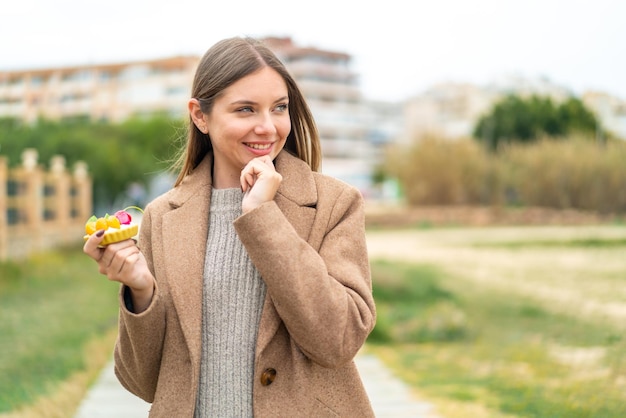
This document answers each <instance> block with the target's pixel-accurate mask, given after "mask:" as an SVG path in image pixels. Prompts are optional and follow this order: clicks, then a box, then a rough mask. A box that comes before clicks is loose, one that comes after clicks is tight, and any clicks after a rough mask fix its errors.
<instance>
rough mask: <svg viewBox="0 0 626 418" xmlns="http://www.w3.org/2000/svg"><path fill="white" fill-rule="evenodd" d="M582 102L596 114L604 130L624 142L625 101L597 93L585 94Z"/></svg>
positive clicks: (625, 138)
mask: <svg viewBox="0 0 626 418" xmlns="http://www.w3.org/2000/svg"><path fill="white" fill-rule="evenodd" d="M582 101H583V103H584V104H585V106H587V107H588V108H589V109H591V110H593V111H594V112H595V113H596V116H597V117H598V118H599V119H600V121H601V122H602V127H603V128H604V129H605V130H607V131H609V132H610V133H612V134H613V135H616V136H618V137H620V138H621V139H624V140H626V101H624V100H621V99H619V98H617V97H615V96H612V95H610V94H608V93H604V92H599V91H589V92H586V93H585V94H583V97H582Z"/></svg>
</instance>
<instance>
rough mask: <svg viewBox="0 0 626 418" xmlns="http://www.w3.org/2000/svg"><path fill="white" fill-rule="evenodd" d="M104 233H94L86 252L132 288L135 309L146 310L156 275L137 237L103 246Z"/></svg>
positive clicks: (107, 273) (106, 272)
mask: <svg viewBox="0 0 626 418" xmlns="http://www.w3.org/2000/svg"><path fill="white" fill-rule="evenodd" d="M103 237H104V231H98V232H96V233H94V234H92V235H91V236H90V237H89V239H88V240H87V242H85V245H84V246H83V252H84V253H85V254H87V255H88V256H89V257H91V258H93V259H94V260H95V261H96V262H97V263H98V267H99V272H100V273H101V274H103V275H105V276H107V278H108V279H109V280H111V281H115V282H120V283H122V284H124V285H125V286H127V287H128V288H129V289H130V291H131V297H132V300H133V307H134V311H135V313H140V312H143V311H144V310H146V309H147V308H148V306H149V305H150V302H151V301H152V296H153V294H154V277H153V276H152V273H151V272H150V269H149V268H148V264H147V263H146V259H145V257H144V256H143V254H142V253H141V251H139V247H137V245H136V243H135V241H134V240H131V239H128V240H124V241H120V242H116V243H113V244H109V245H107V246H106V247H101V246H100V243H101V242H102V239H103Z"/></svg>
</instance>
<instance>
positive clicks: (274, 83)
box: [223, 67, 287, 97]
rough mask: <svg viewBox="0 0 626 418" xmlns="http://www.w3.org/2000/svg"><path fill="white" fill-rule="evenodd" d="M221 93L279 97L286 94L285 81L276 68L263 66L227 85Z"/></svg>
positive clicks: (226, 94) (225, 94)
mask: <svg viewBox="0 0 626 418" xmlns="http://www.w3.org/2000/svg"><path fill="white" fill-rule="evenodd" d="M223 95H224V96H233V95H244V96H254V95H269V96H278V97H281V96H285V95H287V83H286V82H285V80H284V79H283V77H282V76H281V75H280V74H279V73H278V72H277V71H276V70H274V69H273V68H271V67H263V68H261V69H259V70H257V71H255V72H253V73H251V74H248V75H247V76H245V77H242V78H240V79H239V80H237V81H236V82H234V83H233V84H231V85H230V86H228V87H227V88H226V89H224V91H223Z"/></svg>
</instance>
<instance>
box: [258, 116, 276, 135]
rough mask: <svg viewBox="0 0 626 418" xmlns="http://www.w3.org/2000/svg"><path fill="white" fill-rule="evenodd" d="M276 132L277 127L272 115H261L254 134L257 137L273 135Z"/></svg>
mask: <svg viewBox="0 0 626 418" xmlns="http://www.w3.org/2000/svg"><path fill="white" fill-rule="evenodd" d="M276 132H277V131H276V125H275V124H274V120H273V119H272V115H271V114H270V113H261V114H260V115H259V120H258V121H257V124H256V126H255V127H254V133H255V134H257V135H271V134H275V133H276Z"/></svg>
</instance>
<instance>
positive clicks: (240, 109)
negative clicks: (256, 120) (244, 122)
mask: <svg viewBox="0 0 626 418" xmlns="http://www.w3.org/2000/svg"><path fill="white" fill-rule="evenodd" d="M237 112H242V113H251V112H254V109H252V107H250V106H244V107H240V108H238V109H237Z"/></svg>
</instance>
